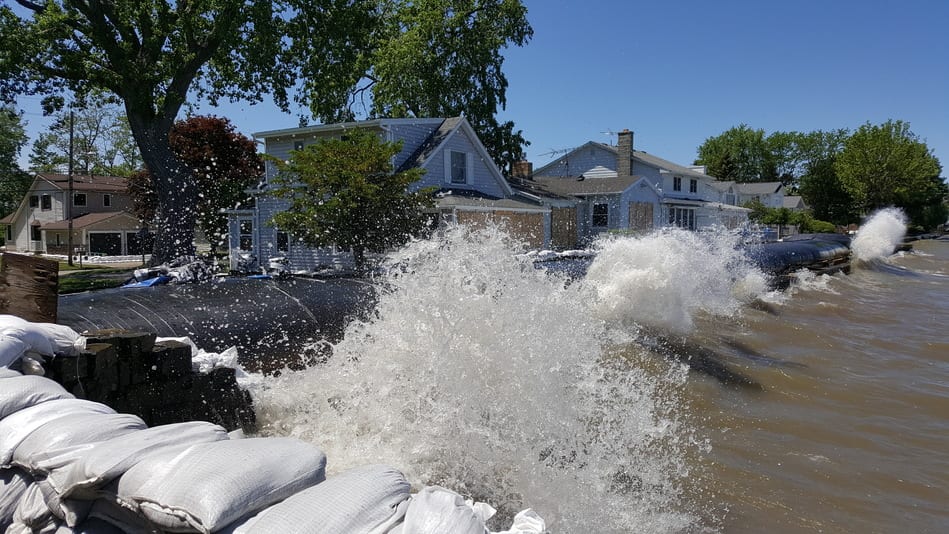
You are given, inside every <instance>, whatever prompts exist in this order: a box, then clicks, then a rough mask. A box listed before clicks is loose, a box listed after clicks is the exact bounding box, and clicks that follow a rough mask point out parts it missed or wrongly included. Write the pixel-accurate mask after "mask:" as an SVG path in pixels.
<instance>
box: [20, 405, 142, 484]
mask: <svg viewBox="0 0 949 534" xmlns="http://www.w3.org/2000/svg"><path fill="white" fill-rule="evenodd" d="M146 428H148V425H146V424H145V421H142V419H141V418H139V417H137V416H135V415H131V414H127V413H110V414H102V413H91V414H77V415H73V416H70V417H68V418H64V419H57V420H55V421H52V422H50V423H47V424H45V425H43V426H41V427H39V428H37V429H36V430H34V431H33V432H32V433H30V435H29V436H27V437H26V438H24V439H23V441H21V442H20V444H19V445H18V446H17V448H16V450H15V451H14V452H13V458H12V459H11V460H10V463H11V464H13V465H17V466H20V467H23V468H26V469H30V470H32V471H36V469H35V467H34V461H33V460H34V458H37V457H39V456H40V455H43V454H45V453H46V452H48V451H50V450H53V449H60V448H63V447H72V446H76V445H84V444H87V443H97V442H100V441H107V440H109V439H112V438H115V437H118V436H122V435H125V434H128V433H129V432H135V431H139V430H145V429H146Z"/></svg>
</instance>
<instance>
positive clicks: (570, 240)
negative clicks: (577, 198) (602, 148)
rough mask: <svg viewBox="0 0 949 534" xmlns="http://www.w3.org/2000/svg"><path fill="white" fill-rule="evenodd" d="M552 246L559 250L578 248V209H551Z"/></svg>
mask: <svg viewBox="0 0 949 534" xmlns="http://www.w3.org/2000/svg"><path fill="white" fill-rule="evenodd" d="M550 246H552V247H553V248H555V249H558V250H561V249H570V248H575V247H576V246H577V209H576V208H551V210H550Z"/></svg>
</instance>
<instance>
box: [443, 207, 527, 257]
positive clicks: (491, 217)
mask: <svg viewBox="0 0 949 534" xmlns="http://www.w3.org/2000/svg"><path fill="white" fill-rule="evenodd" d="M457 221H458V222H459V223H460V224H467V225H469V226H475V227H484V226H485V225H487V224H488V223H489V222H496V223H501V224H503V225H504V226H505V228H506V229H507V232H508V234H510V235H511V236H512V237H514V238H515V239H518V240H520V241H522V242H523V243H524V244H525V245H526V248H528V249H539V248H543V246H544V215H543V214H542V213H522V212H512V211H493V212H483V211H459V212H458V213H457Z"/></svg>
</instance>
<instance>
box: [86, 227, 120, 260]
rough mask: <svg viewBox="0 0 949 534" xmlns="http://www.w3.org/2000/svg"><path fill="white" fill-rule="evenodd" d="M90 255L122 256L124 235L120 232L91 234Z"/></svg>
mask: <svg viewBox="0 0 949 534" xmlns="http://www.w3.org/2000/svg"><path fill="white" fill-rule="evenodd" d="M89 253H90V254H105V255H106V256H121V255H122V234H121V233H120V232H102V233H95V234H89Z"/></svg>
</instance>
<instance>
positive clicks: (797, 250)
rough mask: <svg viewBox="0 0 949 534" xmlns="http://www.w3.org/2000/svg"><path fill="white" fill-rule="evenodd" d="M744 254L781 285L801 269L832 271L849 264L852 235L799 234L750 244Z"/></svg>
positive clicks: (846, 266) (844, 267)
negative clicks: (775, 240) (785, 278)
mask: <svg viewBox="0 0 949 534" xmlns="http://www.w3.org/2000/svg"><path fill="white" fill-rule="evenodd" d="M745 255H746V256H747V258H748V259H749V260H750V261H751V262H752V263H754V264H755V265H757V266H758V268H759V269H761V270H762V271H764V272H765V273H767V274H769V275H771V276H772V277H774V278H775V279H774V282H775V283H776V285H781V284H782V283H783V282H784V281H785V280H784V277H785V276H786V275H788V274H790V273H793V272H795V271H799V270H801V269H811V270H814V271H819V272H833V271H837V270H842V269H846V268H848V267H849V265H850V237H849V236H846V235H842V234H800V235H795V236H789V237H786V238H784V240H783V241H777V242H773V243H762V244H758V245H749V246H748V247H747V249H746V252H745Z"/></svg>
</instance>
